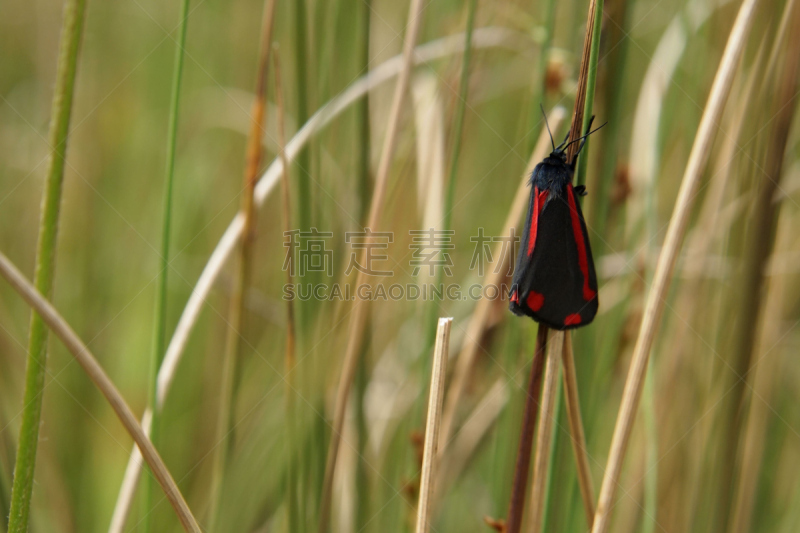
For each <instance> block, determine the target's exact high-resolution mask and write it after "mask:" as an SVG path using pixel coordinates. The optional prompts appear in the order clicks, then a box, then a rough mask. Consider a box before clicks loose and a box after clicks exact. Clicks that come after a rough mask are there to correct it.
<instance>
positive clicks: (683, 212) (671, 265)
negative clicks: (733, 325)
mask: <svg viewBox="0 0 800 533" xmlns="http://www.w3.org/2000/svg"><path fill="white" fill-rule="evenodd" d="M756 4H757V0H744V2H743V3H742V6H741V8H740V9H739V13H738V15H737V17H736V22H735V23H734V26H733V29H732V30H731V34H730V36H729V38H728V43H727V44H726V46H725V52H724V54H723V57H722V60H721V62H720V66H719V69H718V70H717V73H716V76H715V77H714V83H713V85H712V87H711V93H710V94H709V98H708V102H707V104H706V107H705V110H704V111H703V116H702V118H701V121H700V126H699V128H698V132H697V136H696V137H695V141H694V144H693V146H692V151H691V154H690V156H689V161H688V163H687V165H686V171H685V173H684V175H683V180H682V182H681V187H680V191H679V192H678V198H677V200H676V204H675V209H674V211H673V214H672V218H671V219H670V223H669V228H668V229H667V236H666V238H665V240H664V245H663V247H662V249H661V253H660V255H659V258H658V263H657V264H656V269H655V273H654V275H653V284H652V288H651V290H650V292H649V293H648V295H647V300H646V303H645V309H644V315H643V317H642V322H641V325H640V328H639V335H638V338H637V340H636V345H635V347H634V351H633V356H632V360H631V366H630V370H629V371H628V378H627V380H626V383H625V389H624V392H623V396H622V403H621V405H620V409H619V413H618V415H617V422H616V426H615V428H614V435H613V438H612V441H611V451H610V453H609V457H608V463H607V465H606V470H605V475H604V476H603V483H602V486H601V488H600V497H599V501H598V504H597V511H596V512H595V519H594V525H593V527H592V532H593V533H605V532H606V531H608V528H609V525H610V515H611V508H612V505H613V499H614V494H615V492H616V487H617V484H618V482H619V475H620V472H621V471H622V463H623V460H624V458H625V452H626V450H627V446H628V440H629V439H630V435H631V430H632V428H633V422H634V420H635V415H636V411H637V408H638V404H639V399H640V397H641V392H642V387H643V385H644V377H645V373H646V371H647V362H648V359H649V358H650V349H651V348H652V346H653V340H654V338H655V333H656V329H657V326H658V324H659V322H660V321H661V316H662V313H663V310H664V302H665V299H666V296H667V295H666V291H667V288H668V287H669V283H670V281H671V278H672V272H673V270H674V269H675V263H676V261H677V258H678V252H679V251H680V246H681V242H682V241H683V237H684V235H685V233H686V226H687V224H688V222H689V215H690V214H691V207H692V204H693V199H694V193H695V189H696V188H697V183H698V181H699V179H700V175H701V173H702V170H703V169H704V168H705V163H706V161H707V160H708V154H709V152H710V150H711V143H712V141H713V138H714V134H715V132H716V129H717V123H718V122H719V118H720V115H721V113H722V109H723V107H724V105H725V101H726V99H727V97H728V94H729V92H730V89H731V86H732V83H731V82H732V79H733V76H734V74H735V72H736V67H737V65H738V64H739V59H740V57H741V54H742V50H743V49H744V44H745V41H746V40H747V39H746V38H747V35H748V33H749V30H750V26H751V23H752V20H753V13H754V11H755V7H756Z"/></svg>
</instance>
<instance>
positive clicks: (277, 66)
mask: <svg viewBox="0 0 800 533" xmlns="http://www.w3.org/2000/svg"><path fill="white" fill-rule="evenodd" d="M272 59H273V61H274V70H275V101H276V103H277V106H278V145H279V150H280V152H279V157H280V159H281V162H282V163H283V175H282V180H281V189H282V193H283V195H282V196H283V198H282V199H283V209H282V211H281V218H282V222H283V231H284V232H289V231H290V230H291V224H292V212H291V206H292V203H291V198H290V196H289V161H288V160H287V158H286V120H285V111H286V106H285V104H284V100H283V84H282V78H281V62H280V55H279V53H278V49H277V47H276V48H275V50H274V51H273V53H272ZM286 283H288V284H289V285H292V283H293V279H292V270H291V269H289V268H287V269H286ZM294 316H295V315H294V302H293V301H292V299H291V298H288V299H287V300H286V351H285V356H284V373H285V375H284V381H285V382H286V387H285V389H286V399H285V401H286V427H287V430H286V444H287V446H286V449H287V451H288V453H289V460H288V461H287V469H288V471H287V474H286V485H287V488H286V498H287V506H286V508H287V518H288V521H289V531H290V532H293V531H297V530H298V527H299V524H298V521H299V517H298V514H297V487H296V479H295V472H294V469H293V465H294V460H293V458H292V457H291V455H292V453H293V450H295V449H296V448H295V446H296V437H297V429H296V428H297V426H296V422H295V410H294V395H293V392H292V391H293V389H294V385H293V381H294V380H293V379H292V371H293V370H294V366H295V364H296V361H297V355H296V348H295V346H296V339H295V334H296V331H297V329H296V327H295V318H294Z"/></svg>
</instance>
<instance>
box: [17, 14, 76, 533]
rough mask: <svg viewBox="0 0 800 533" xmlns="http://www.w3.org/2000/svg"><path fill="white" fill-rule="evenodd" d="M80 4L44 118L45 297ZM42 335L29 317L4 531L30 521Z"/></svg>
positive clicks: (68, 21) (66, 33)
mask: <svg viewBox="0 0 800 533" xmlns="http://www.w3.org/2000/svg"><path fill="white" fill-rule="evenodd" d="M85 12H86V0H66V2H65V3H64V20H63V22H62V27H61V40H60V42H59V52H58V67H57V71H56V86H55V90H54V92H53V104H52V111H51V119H50V132H49V136H48V143H49V145H50V146H49V148H50V151H51V153H50V160H49V162H48V169H47V179H46V182H45V187H44V194H43V197H42V208H41V214H40V219H39V238H38V242H37V247H36V271H35V274H34V284H35V285H36V289H37V290H38V291H39V292H40V293H42V294H44V295H45V296H46V297H47V298H50V297H51V294H52V289H53V275H54V271H55V254H56V238H57V235H58V219H59V212H60V210H61V190H62V183H63V180H64V165H65V163H66V154H67V138H68V136H69V123H70V116H71V113H72V100H73V95H74V90H75V75H76V72H77V68H78V55H79V52H80V44H81V36H82V35H83V26H84V18H85V17H84V14H85ZM47 338H48V330H47V327H46V326H45V324H44V322H43V321H42V319H41V317H40V316H39V315H38V314H36V313H32V314H31V322H30V335H29V338H28V358H27V361H26V368H25V396H24V404H23V405H24V406H25V407H24V409H23V412H22V424H21V426H20V437H19V445H18V448H17V458H16V464H15V467H14V482H13V487H12V492H11V513H10V515H9V522H8V531H9V532H13V533H25V532H27V531H28V521H29V517H30V505H31V492H32V490H33V473H34V469H35V467H36V448H37V444H38V442H39V425H40V421H41V416H42V397H43V389H44V378H45V368H46V364H47Z"/></svg>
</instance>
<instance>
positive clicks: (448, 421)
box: [439, 107, 564, 454]
mask: <svg viewBox="0 0 800 533" xmlns="http://www.w3.org/2000/svg"><path fill="white" fill-rule="evenodd" d="M547 119H548V120H549V121H550V125H551V127H552V128H553V130H556V129H557V128H558V126H559V125H560V124H561V121H562V120H563V119H564V108H563V107H556V108H554V109H553V110H552V111H551V112H550V115H549V116H548V118H547ZM549 148H550V137H549V135H548V134H547V130H546V129H542V132H541V134H540V135H539V140H538V141H537V142H536V147H535V148H534V149H533V153H532V154H531V158H530V160H529V161H528V165H527V166H526V167H525V173H524V174H523V175H522V180H521V181H520V184H519V187H518V188H517V192H516V194H515V195H514V199H513V200H512V201H511V208H510V209H509V212H508V217H506V220H505V222H504V223H503V235H510V234H511V232H512V231H513V230H515V229H516V228H517V227H518V226H519V224H520V221H521V220H522V215H523V214H524V212H525V206H526V205H527V201H528V198H529V197H530V188H529V186H528V182H529V181H530V177H531V173H532V172H533V168H534V167H535V166H536V165H537V164H538V163H539V162H540V161H541V160H542V159H544V157H545V156H546V155H547V150H548V149H549ZM502 246H503V243H502V242H501V243H498V244H497V245H496V246H495V249H494V251H493V252H492V253H493V254H494V255H493V256H492V257H500V258H502V259H501V261H502V264H500V265H498V266H497V267H496V268H495V269H494V270H492V271H490V272H489V274H488V276H487V277H486V282H485V285H486V286H499V285H500V282H501V280H502V278H503V276H504V275H505V273H506V272H507V271H508V264H507V259H508V260H510V259H509V258H508V257H507V254H503V253H502ZM492 304H493V302H492V301H491V300H489V299H486V298H482V299H480V300H478V303H477V304H476V305H475V311H473V313H472V317H471V318H470V321H469V325H468V326H467V331H466V333H465V334H464V340H463V343H462V346H461V351H460V352H459V355H458V358H457V359H456V367H455V369H454V371H453V377H452V380H451V383H450V387H449V388H448V391H447V400H446V403H445V408H444V418H443V421H442V442H443V445H442V447H441V448H439V453H440V454H442V453H444V450H446V449H447V445H448V442H449V440H450V436H451V433H452V431H453V423H454V422H455V416H456V411H457V410H458V406H459V405H460V403H461V397H462V396H463V394H464V389H465V388H466V385H467V380H468V379H469V373H470V370H471V369H472V365H473V363H474V362H475V356H476V355H477V353H478V348H479V347H480V341H481V339H482V338H483V334H484V333H485V332H486V329H487V328H488V325H489V319H490V315H491V313H490V311H491V309H492Z"/></svg>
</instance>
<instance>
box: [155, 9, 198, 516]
mask: <svg viewBox="0 0 800 533" xmlns="http://www.w3.org/2000/svg"><path fill="white" fill-rule="evenodd" d="M188 19H189V0H183V1H182V3H181V14H180V29H179V33H178V42H177V43H176V46H175V66H174V69H173V72H172V92H171V95H170V105H169V107H170V109H169V119H168V120H169V122H168V130H167V163H166V177H165V180H164V197H163V198H164V204H163V210H162V225H161V261H160V264H159V269H160V270H159V275H158V287H157V289H156V302H155V321H154V324H153V349H152V352H151V358H150V389H149V394H150V405H151V406H152V407H153V423H152V428H151V431H150V440H151V441H153V444H154V445H155V446H156V447H158V441H159V429H160V428H159V421H160V418H161V417H160V413H159V410H158V409H156V408H155V406H156V405H157V403H158V402H157V400H156V391H157V382H158V369H159V368H161V361H162V360H163V358H164V349H165V346H164V345H165V344H166V342H165V338H166V329H167V324H166V321H167V281H168V272H169V247H170V234H171V230H172V189H173V183H174V180H175V150H176V143H177V137H178V110H179V104H180V95H181V80H182V78H183V55H184V54H183V50H184V48H185V46H186V31H187V27H188ZM157 490H158V489H157V487H156V485H155V481H154V480H153V479H152V478H151V479H148V481H147V483H146V484H145V499H144V501H145V509H146V511H147V512H148V514H147V519H146V521H145V530H146V531H152V530H153V527H154V524H153V513H152V512H150V510H151V509H152V507H153V505H154V502H153V499H154V495H155V494H156V491H157Z"/></svg>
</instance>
